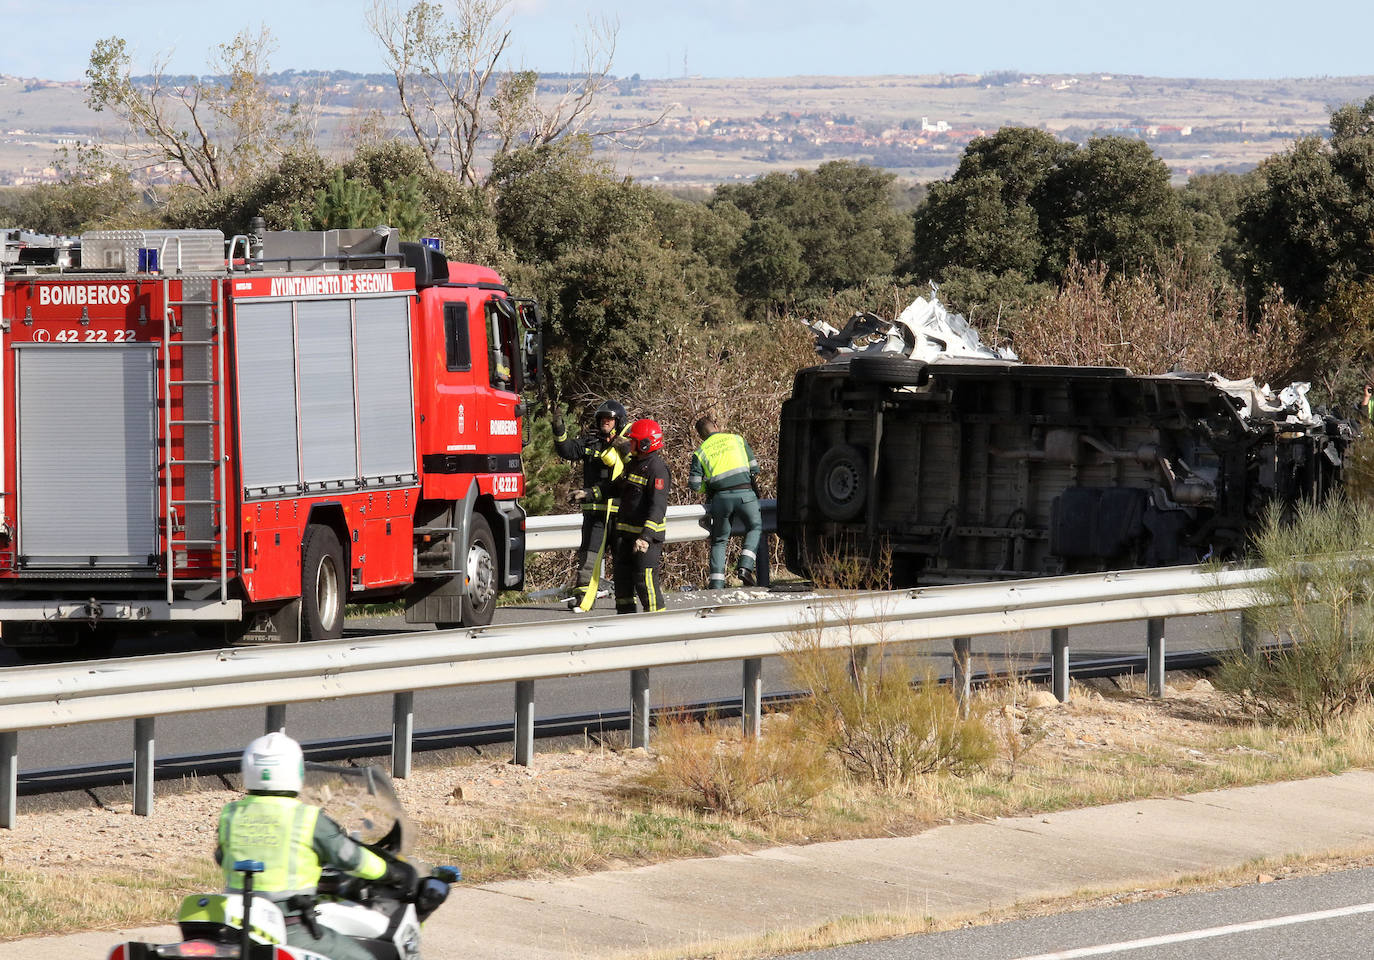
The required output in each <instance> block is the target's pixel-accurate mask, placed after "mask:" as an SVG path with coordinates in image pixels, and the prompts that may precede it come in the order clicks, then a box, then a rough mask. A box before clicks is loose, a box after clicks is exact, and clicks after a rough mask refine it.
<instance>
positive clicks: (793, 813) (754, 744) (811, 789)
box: [641, 717, 835, 821]
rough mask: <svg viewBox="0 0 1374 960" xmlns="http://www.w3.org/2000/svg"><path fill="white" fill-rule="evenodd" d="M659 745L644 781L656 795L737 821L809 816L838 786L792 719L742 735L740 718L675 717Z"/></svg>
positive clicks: (819, 753)
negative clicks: (723, 720)
mask: <svg viewBox="0 0 1374 960" xmlns="http://www.w3.org/2000/svg"><path fill="white" fill-rule="evenodd" d="M655 750H656V752H657V754H658V758H659V762H658V764H657V765H656V767H655V768H654V770H653V771H652V772H651V773H650V774H649V775H648V776H646V777H645V778H644V779H643V780H642V781H641V782H642V783H643V784H644V786H645V788H646V790H648V791H649V793H650V794H651V795H654V796H657V797H660V798H663V799H666V800H668V801H669V802H670V803H673V804H675V805H677V806H680V807H685V808H688V809H691V808H699V809H702V810H707V811H712V812H715V813H720V814H724V815H725V816H728V817H733V818H736V819H738V820H744V821H755V820H759V819H765V818H779V817H799V816H803V815H805V813H806V811H807V810H808V809H809V808H810V807H811V804H812V803H813V802H814V801H815V799H816V797H818V796H819V795H820V794H822V793H824V792H825V791H826V790H827V789H830V788H831V787H832V786H833V785H834V783H835V771H834V769H833V766H832V765H831V764H830V763H829V762H828V760H827V758H826V756H825V754H824V753H823V752H822V751H820V750H817V749H816V747H815V745H814V744H813V743H811V742H810V741H808V740H807V739H806V738H805V737H804V736H803V735H802V734H801V732H800V731H799V730H797V724H796V721H795V720H794V719H793V718H786V717H784V718H779V719H778V722H775V723H774V724H772V729H771V730H770V731H769V735H768V736H767V737H759V738H753V737H749V738H746V737H744V736H743V735H742V733H741V732H740V729H739V724H738V723H733V724H729V725H722V724H718V723H706V724H698V723H695V722H693V721H690V720H683V719H681V718H670V719H669V720H668V722H666V723H660V724H659V726H658V732H657V740H656V745H655Z"/></svg>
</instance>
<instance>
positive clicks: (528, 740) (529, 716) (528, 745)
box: [513, 680, 534, 767]
mask: <svg viewBox="0 0 1374 960" xmlns="http://www.w3.org/2000/svg"><path fill="white" fill-rule="evenodd" d="M533 760H534V681H533V680H517V681H515V758H514V760H513V762H514V763H518V764H519V765H520V766H522V767H528V766H529V765H530V763H532V762H533Z"/></svg>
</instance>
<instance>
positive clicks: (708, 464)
mask: <svg viewBox="0 0 1374 960" xmlns="http://www.w3.org/2000/svg"><path fill="white" fill-rule="evenodd" d="M696 454H697V461H698V462H699V463H700V464H701V472H702V479H703V480H704V481H705V485H706V491H707V492H708V493H711V492H714V491H716V490H721V489H724V488H725V487H734V486H740V485H743V484H747V483H748V482H749V476H750V474H749V448H748V447H746V446H745V444H744V438H743V437H741V436H740V435H739V434H737V433H723V432H722V433H713V434H711V435H710V436H709V437H707V438H706V439H705V440H703V441H702V442H701V446H699V447H697V451H696Z"/></svg>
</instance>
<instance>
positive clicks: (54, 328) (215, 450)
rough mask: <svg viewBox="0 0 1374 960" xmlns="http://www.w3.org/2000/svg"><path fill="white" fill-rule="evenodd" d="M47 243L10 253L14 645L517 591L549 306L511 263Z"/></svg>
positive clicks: (1, 405) (6, 338) (3, 553)
mask: <svg viewBox="0 0 1374 960" xmlns="http://www.w3.org/2000/svg"><path fill="white" fill-rule="evenodd" d="M12 236H19V234H17V233H16V234H12ZM25 236H27V237H28V238H29V240H30V241H32V240H33V239H34V238H33V235H31V234H29V235H25ZM16 243H17V241H16ZM14 245H15V244H11V246H14ZM49 246H50V248H51V249H52V250H54V251H58V250H61V251H62V252H63V257H64V258H65V259H61V260H59V259H56V258H54V259H53V263H52V265H46V264H44V263H43V262H42V261H43V257H42V256H40V255H37V254H39V253H41V250H33V251H30V253H32V254H34V255H31V256H20V255H16V253H15V251H14V250H9V251H8V252H9V254H10V255H9V256H7V257H5V258H0V270H3V271H4V274H5V275H4V297H3V307H2V309H0V355H2V356H3V383H2V384H0V422H2V423H3V430H4V458H3V461H2V464H3V466H2V467H0V470H2V472H0V498H2V499H3V505H2V507H0V509H2V510H3V513H2V517H3V519H2V520H0V524H2V525H0V621H3V627H2V628H0V637H2V638H3V643H5V644H6V645H8V646H15V647H21V648H27V649H29V650H33V649H35V648H38V649H45V648H51V647H54V646H60V647H67V648H73V647H74V648H77V652H81V653H85V654H87V655H90V654H92V653H95V652H97V651H100V650H104V649H108V646H109V644H110V643H111V642H112V641H113V640H114V639H115V638H116V637H118V636H120V635H121V634H124V633H127V632H130V631H145V632H151V631H159V630H168V629H173V628H179V629H183V630H185V629H186V628H193V629H194V630H195V631H197V632H199V633H202V634H208V635H210V636H211V637H215V638H218V637H220V636H222V637H223V638H224V639H225V640H226V641H228V642H238V641H244V640H246V641H249V642H259V641H293V640H297V639H306V640H309V639H319V638H332V637H338V636H340V634H341V631H342V628H343V620H344V607H345V604H346V603H349V602H355V601H367V602H372V601H378V602H382V601H394V600H403V601H404V604H405V610H406V619H407V620H409V621H411V622H416V623H435V624H438V625H439V626H441V627H447V626H456V625H475V624H484V623H488V622H490V620H491V616H492V612H493V609H494V608H495V605H496V598H497V593H498V592H499V591H500V590H503V589H513V588H518V587H520V586H521V585H522V583H523V580H524V566H525V563H524V554H525V549H524V545H525V532H524V529H525V523H524V520H525V514H524V511H523V509H522V508H521V506H520V503H519V498H520V496H521V495H522V494H523V493H524V477H523V473H522V470H521V449H522V437H523V424H522V417H523V414H524V406H523V404H522V401H521V391H522V387H523V385H524V382H525V380H526V378H530V379H531V382H535V381H536V376H535V375H536V367H537V364H538V362H539V352H540V348H539V324H538V310H537V307H536V306H535V304H534V303H533V301H529V300H519V299H516V298H514V297H512V296H511V295H510V293H509V291H508V290H507V289H506V287H505V286H504V284H503V283H502V281H501V278H500V277H499V276H497V274H496V273H495V272H494V271H492V270H490V269H487V268H485V267H480V266H474V265H472V264H466V263H451V262H449V261H447V260H446V259H445V258H444V256H443V255H442V254H441V253H440V252H439V251H438V250H437V249H435V248H433V247H431V246H429V245H426V244H423V243H420V244H414V243H401V242H399V241H398V238H397V236H396V233H395V231H393V230H388V229H386V228H377V229H376V230H332V231H326V232H311V233H306V232H294V231H280V232H267V231H265V230H263V229H261V223H260V221H259V222H258V223H256V224H255V232H254V233H253V234H252V235H250V236H244V237H235V238H232V239H231V240H230V241H229V243H228V244H226V242H225V239H224V237H223V235H222V234H220V233H219V231H214V230H163V231H158V230H129V231H102V232H95V233H88V234H85V235H83V236H82V237H81V239H80V249H79V266H75V267H68V266H65V265H62V264H64V263H65V262H75V261H76V260H77V259H78V258H77V257H76V256H72V255H71V254H72V253H74V252H75V251H74V250H73V249H71V248H73V247H74V244H70V243H69V244H65V245H64V244H62V243H52V244H50V245H49Z"/></svg>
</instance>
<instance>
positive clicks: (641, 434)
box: [626, 420, 663, 457]
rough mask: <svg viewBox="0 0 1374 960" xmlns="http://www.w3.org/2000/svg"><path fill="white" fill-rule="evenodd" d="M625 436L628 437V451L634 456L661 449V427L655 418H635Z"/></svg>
mask: <svg viewBox="0 0 1374 960" xmlns="http://www.w3.org/2000/svg"><path fill="white" fill-rule="evenodd" d="M626 436H628V437H629V438H630V451H631V452H632V453H634V454H635V455H636V456H641V457H642V456H644V455H645V454H646V453H653V452H654V451H655V450H662V449H663V428H662V427H660V426H659V425H658V421H657V420H636V421H635V422H634V423H632V424H630V432H629V433H628V434H626Z"/></svg>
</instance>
